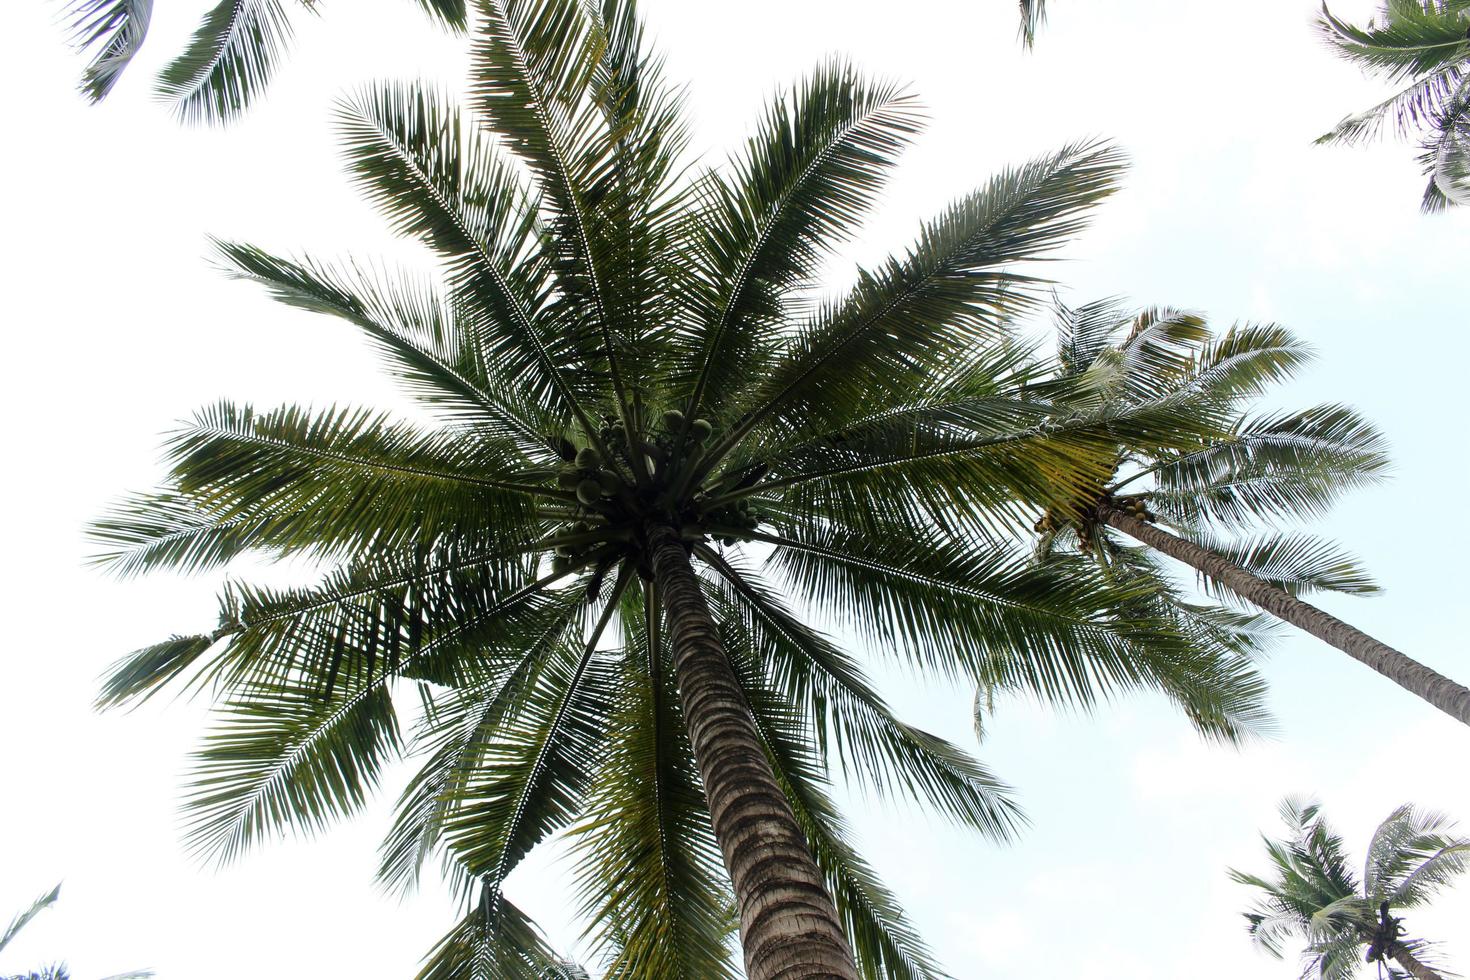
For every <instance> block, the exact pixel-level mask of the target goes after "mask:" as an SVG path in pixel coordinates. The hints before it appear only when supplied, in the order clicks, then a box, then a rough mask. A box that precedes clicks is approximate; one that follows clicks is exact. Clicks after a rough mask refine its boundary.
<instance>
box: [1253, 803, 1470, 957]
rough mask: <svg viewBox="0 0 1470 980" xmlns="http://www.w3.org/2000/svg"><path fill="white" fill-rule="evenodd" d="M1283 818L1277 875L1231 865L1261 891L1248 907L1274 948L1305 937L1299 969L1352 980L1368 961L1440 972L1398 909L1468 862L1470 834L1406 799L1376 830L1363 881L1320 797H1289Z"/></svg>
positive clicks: (1421, 900)
mask: <svg viewBox="0 0 1470 980" xmlns="http://www.w3.org/2000/svg"><path fill="white" fill-rule="evenodd" d="M1281 816H1282V819H1283V820H1284V821H1285V822H1286V824H1287V827H1288V829H1289V830H1290V834H1291V836H1290V837H1288V838H1287V839H1285V840H1271V839H1269V838H1266V852H1267V854H1268V855H1269V856H1270V858H1271V864H1272V877H1271V878H1269V879H1268V878H1261V877H1258V876H1256V875H1251V874H1245V873H1243V872H1240V871H1232V872H1231V877H1232V878H1233V879H1234V880H1235V881H1238V882H1240V883H1241V884H1245V885H1251V886H1253V887H1255V888H1258V889H1260V890H1261V891H1262V892H1263V893H1264V894H1263V895H1262V897H1261V899H1260V901H1259V903H1258V904H1257V906H1256V907H1255V908H1254V909H1252V911H1250V912H1248V913H1246V920H1247V921H1248V923H1249V926H1250V933H1251V937H1252V938H1253V939H1254V940H1255V941H1256V942H1257V943H1258V944H1259V945H1260V946H1261V947H1262V948H1263V949H1265V950H1267V951H1268V952H1270V953H1271V954H1273V955H1275V956H1281V955H1282V953H1283V949H1284V945H1285V942H1286V940H1288V939H1289V938H1291V937H1293V936H1300V937H1302V938H1305V939H1306V941H1307V945H1306V948H1305V949H1304V950H1303V953H1302V956H1303V963H1304V969H1303V971H1302V976H1303V977H1312V976H1319V977H1321V978H1322V980H1349V978H1351V977H1353V976H1356V975H1357V974H1358V970H1359V967H1360V965H1361V964H1362V963H1364V962H1369V963H1374V962H1377V963H1381V964H1386V963H1388V961H1394V962H1395V963H1397V965H1398V966H1399V967H1401V968H1402V969H1403V971H1405V972H1402V973H1401V972H1399V970H1396V969H1391V970H1390V972H1391V973H1392V975H1393V976H1396V977H1401V976H1409V975H1412V976H1414V977H1416V978H1419V980H1433V978H1437V977H1438V976H1439V974H1438V973H1437V972H1436V971H1435V969H1434V968H1433V967H1431V966H1429V965H1427V964H1426V962H1425V960H1426V959H1427V956H1426V955H1425V949H1426V944H1425V943H1424V941H1423V940H1420V939H1414V938H1411V937H1408V936H1406V935H1405V932H1404V927H1403V925H1402V923H1401V921H1400V918H1399V917H1398V916H1396V915H1394V914H1393V913H1395V912H1401V911H1404V910H1407V909H1415V908H1421V907H1422V906H1423V905H1424V904H1425V903H1426V902H1427V901H1428V900H1429V899H1430V898H1432V897H1433V896H1434V894H1435V893H1436V892H1438V891H1439V889H1441V888H1443V887H1444V886H1445V885H1447V884H1448V883H1449V882H1451V881H1452V880H1453V879H1454V878H1455V877H1456V876H1457V875H1459V874H1461V873H1462V872H1464V871H1465V870H1466V868H1467V867H1470V840H1467V839H1465V838H1463V837H1457V836H1455V835H1454V833H1453V825H1452V824H1450V823H1449V822H1448V821H1447V820H1446V819H1445V818H1444V817H1442V816H1440V815H1439V814H1436V813H1429V812H1425V811H1422V810H1417V809H1415V808H1414V807H1412V806H1401V807H1399V808H1398V809H1397V810H1395V811H1393V813H1391V814H1389V816H1388V819H1386V820H1384V821H1383V823H1381V824H1379V826H1378V829H1377V830H1375V831H1374V833H1373V838H1372V840H1370V841H1369V843H1368V856H1367V859H1366V861H1365V863H1364V867H1363V875H1362V878H1361V879H1360V878H1359V877H1358V876H1357V875H1355V874H1354V873H1353V869H1352V867H1351V865H1350V863H1349V860H1348V856H1347V853H1346V848H1345V847H1344V845H1343V841H1342V838H1341V837H1339V836H1337V835H1336V834H1335V833H1333V832H1332V829H1331V828H1330V827H1329V826H1328V825H1327V822H1326V821H1325V820H1324V819H1323V818H1322V817H1321V816H1320V815H1319V808H1318V806H1317V805H1316V804H1315V803H1302V802H1299V801H1295V800H1287V801H1285V802H1284V803H1283V804H1282V805H1281ZM1364 947H1367V950H1366V960H1365V957H1364V955H1363V950H1364Z"/></svg>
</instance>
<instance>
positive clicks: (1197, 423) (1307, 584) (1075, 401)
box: [1033, 300, 1470, 724]
mask: <svg viewBox="0 0 1470 980" xmlns="http://www.w3.org/2000/svg"><path fill="white" fill-rule="evenodd" d="M1056 327H1057V335H1058V343H1059V350H1058V355H1057V358H1056V361H1055V363H1054V366H1053V369H1052V379H1051V380H1049V381H1047V382H1044V383H1041V384H1038V385H1036V386H1034V387H1033V397H1036V398H1039V399H1043V400H1045V401H1046V402H1047V403H1048V404H1049V405H1050V406H1051V407H1052V408H1053V410H1055V411H1057V412H1061V413H1068V414H1070V415H1071V416H1073V417H1076V418H1079V419H1088V418H1091V419H1094V420H1096V421H1097V422H1098V423H1099V424H1101V423H1103V422H1104V421H1105V420H1108V419H1113V418H1116V419H1128V420H1129V421H1130V424H1131V426H1132V428H1133V429H1134V430H1135V431H1138V430H1140V429H1143V430H1146V429H1147V422H1148V418H1149V416H1150V414H1151V413H1154V412H1158V411H1164V412H1166V413H1167V415H1168V420H1167V423H1166V424H1167V425H1168V426H1171V428H1170V429H1169V430H1168V431H1167V432H1163V434H1164V435H1165V436H1166V437H1167V438H1168V439H1170V440H1177V439H1180V438H1183V437H1184V436H1185V434H1186V432H1192V433H1193V438H1194V440H1195V445H1194V446H1193V447H1192V448H1188V449H1183V450H1179V449H1173V448H1161V447H1159V446H1158V445H1156V444H1155V443H1153V442H1152V441H1151V437H1150V436H1147V435H1146V436H1145V438H1144V440H1143V441H1141V442H1137V443H1131V444H1130V443H1129V442H1127V441H1123V440H1120V441H1119V443H1118V445H1117V455H1116V457H1115V459H1114V460H1113V464H1114V473H1113V475H1112V476H1111V477H1110V478H1109V479H1108V480H1106V481H1104V482H1103V483H1101V484H1099V485H1097V486H1095V487H1093V488H1091V489H1090V490H1089V491H1088V496H1085V497H1082V498H1078V499H1077V500H1075V501H1073V502H1072V503H1071V504H1069V505H1060V506H1056V507H1053V508H1052V509H1051V510H1049V511H1048V512H1047V513H1046V514H1044V515H1043V516H1042V518H1041V520H1040V521H1039V522H1038V523H1037V525H1036V530H1037V531H1038V532H1040V533H1041V534H1042V551H1043V554H1045V553H1046V552H1048V551H1049V549H1050V548H1051V546H1052V544H1053V543H1054V542H1055V540H1056V537H1057V535H1058V534H1062V533H1064V532H1066V533H1068V534H1070V536H1071V537H1070V538H1068V539H1067V540H1069V541H1072V542H1075V543H1076V544H1077V545H1079V546H1080V547H1081V549H1082V550H1083V551H1085V552H1086V553H1088V554H1091V555H1093V556H1095V557H1097V558H1099V559H1101V560H1102V561H1103V562H1104V564H1106V565H1108V566H1110V567H1112V568H1114V569H1115V570H1116V572H1117V573H1118V574H1122V575H1125V576H1126V577H1129V578H1138V579H1140V580H1142V581H1153V582H1154V583H1156V584H1155V588H1154V590H1153V591H1151V592H1149V593H1148V596H1149V599H1148V600H1144V601H1148V602H1150V603H1151V605H1150V608H1152V609H1154V610H1155V612H1158V613H1162V612H1164V611H1165V608H1167V609H1172V610H1174V611H1175V612H1176V614H1177V615H1179V616H1181V617H1183V620H1184V622H1186V623H1187V624H1188V626H1189V628H1190V629H1193V630H1195V631H1197V632H1198V635H1199V639H1200V642H1206V641H1207V640H1208V641H1211V642H1216V643H1224V644H1225V645H1227V646H1230V645H1232V644H1234V645H1237V646H1238V645H1242V644H1245V645H1248V642H1249V634H1240V635H1237V636H1236V637H1235V639H1233V640H1232V639H1231V637H1230V633H1231V631H1236V630H1238V627H1241V626H1248V625H1250V624H1245V623H1240V624H1237V623H1232V622H1230V621H1228V619H1222V613H1223V611H1222V610H1218V609H1216V610H1208V609H1204V608H1201V607H1197V606H1194V605H1189V604H1184V603H1182V602H1181V600H1180V599H1179V597H1177V596H1176V595H1174V594H1173V590H1172V589H1171V588H1170V587H1168V586H1166V585H1165V584H1164V583H1163V582H1162V581H1160V580H1161V578H1162V576H1161V575H1160V573H1159V570H1158V569H1157V567H1156V566H1155V565H1154V564H1153V561H1152V559H1151V557H1150V556H1147V555H1138V554H1136V553H1134V552H1133V551H1132V550H1131V549H1126V548H1124V547H1122V546H1120V545H1119V544H1118V543H1117V542H1116V541H1115V540H1114V539H1113V537H1112V535H1111V534H1109V533H1107V531H1108V530H1109V529H1111V530H1114V531H1121V532H1123V533H1124V534H1126V535H1128V536H1130V537H1132V538H1134V539H1136V540H1138V541H1140V542H1142V543H1143V544H1145V545H1147V546H1148V548H1150V549H1152V550H1153V551H1154V552H1157V553H1158V554H1162V555H1168V556H1169V557H1171V558H1174V559H1176V560H1178V561H1181V562H1184V563H1185V564H1186V565H1188V566H1190V567H1191V568H1193V569H1194V570H1195V571H1196V572H1198V573H1199V574H1200V576H1201V578H1202V580H1203V581H1204V583H1205V584H1206V586H1207V587H1209V588H1211V589H1212V590H1214V591H1216V592H1218V593H1224V594H1230V595H1234V596H1236V597H1238V598H1241V599H1244V600H1245V601H1247V602H1250V603H1252V604H1253V605H1256V606H1259V607H1260V608H1262V609H1265V610H1266V611H1268V612H1270V613H1272V614H1273V615H1275V616H1277V617H1279V618H1281V619H1282V620H1284V621H1286V622H1288V623H1291V624H1292V625H1294V626H1297V627H1298V628H1300V629H1303V630H1305V631H1306V632H1308V633H1311V634H1312V635H1313V636H1315V637H1317V638H1318V639H1321V640H1323V641H1324V642H1326V643H1330V644H1332V645H1333V646H1335V647H1337V648H1338V649H1339V650H1342V651H1343V652H1344V653H1347V654H1348V655H1349V656H1351V657H1352V658H1354V659H1355V660H1358V661H1360V662H1361V663H1364V664H1366V665H1368V666H1369V667H1372V668H1373V669H1374V670H1376V671H1378V672H1379V673H1381V674H1383V675H1384V676H1386V677H1388V678H1389V679H1390V680H1392V681H1394V683H1396V684H1398V685H1399V686H1401V687H1403V688H1404V689H1406V690H1408V691H1411V692H1413V693H1414V694H1417V695H1418V696H1419V697H1421V698H1423V699H1424V700H1426V701H1428V702H1429V703H1430V704H1432V705H1434V706H1435V707H1437V708H1439V709H1440V710H1441V711H1444V712H1445V713H1446V714H1448V715H1450V716H1451V717H1453V718H1456V719H1458V720H1459V721H1461V722H1464V723H1465V724H1470V689H1467V688H1465V687H1464V686H1463V685H1460V684H1458V683H1456V682H1454V681H1452V680H1450V679H1449V678H1447V677H1444V676H1443V675H1441V674H1439V673H1437V672H1436V671H1434V670H1431V669H1430V668H1428V667H1426V666H1424V665H1423V664H1420V663H1418V662H1417V661H1415V660H1412V659H1411V658H1409V657H1407V656H1405V655H1404V654H1403V653H1400V652H1399V651H1398V650H1395V649H1394V648H1392V647H1390V646H1388V645H1387V644H1384V643H1381V642H1379V641H1378V640H1376V639H1374V638H1373V637H1371V636H1368V635H1367V634H1365V633H1362V632H1361V631H1359V630H1357V629H1354V628H1353V627H1351V626H1349V625H1348V624H1346V623H1344V622H1342V621H1341V620H1339V619H1337V618H1335V617H1333V616H1331V615H1329V614H1328V613H1326V612H1323V611H1322V610H1320V609H1317V608H1316V607H1314V606H1311V605H1309V604H1308V603H1306V602H1304V601H1302V599H1300V598H1299V596H1300V595H1302V594H1304V593H1307V592H1310V591H1323V590H1325V591H1335V592H1347V593H1351V594H1360V595H1361V594H1368V593H1371V592H1373V591H1376V587H1375V586H1374V585H1373V583H1372V581H1371V580H1370V579H1369V578H1368V577H1367V576H1366V575H1365V574H1364V573H1363V572H1362V570H1361V569H1359V568H1358V567H1357V565H1356V563H1355V562H1354V561H1353V560H1352V559H1351V558H1349V557H1348V556H1346V555H1345V554H1343V553H1342V551H1341V549H1339V548H1338V547H1337V546H1336V545H1333V544H1332V543H1330V542H1326V541H1321V540H1318V539H1315V538H1310V537H1304V536H1301V535H1291V534H1280V533H1266V534H1257V535H1255V536H1254V537H1251V538H1249V539H1247V540H1244V541H1234V542H1232V541H1229V540H1227V539H1222V538H1220V537H1219V536H1218V534H1217V532H1218V531H1220V530H1225V531H1239V530H1242V529H1250V528H1252V527H1255V528H1260V527H1261V526H1262V525H1266V526H1268V527H1274V526H1275V525H1276V524H1278V523H1279V522H1280V521H1281V520H1282V519H1283V518H1301V517H1310V516H1314V515H1316V514H1319V513H1321V512H1322V511H1324V510H1325V509H1326V508H1327V507H1328V506H1330V505H1331V504H1332V503H1333V502H1334V501H1335V500H1336V499H1337V498H1338V497H1339V496H1340V495H1341V494H1342V493H1344V492H1345V491H1347V490H1350V489H1352V488H1354V487H1357V486H1362V485H1365V484H1368V483H1371V482H1374V481H1376V480H1377V479H1379V478H1381V476H1382V474H1383V472H1384V470H1385V469H1386V467H1387V458H1386V456H1385V454H1384V447H1383V440H1382V437H1381V436H1380V435H1379V434H1378V432H1377V430H1376V429H1374V428H1373V426H1372V425H1370V424H1369V423H1368V422H1367V421H1365V420H1364V419H1363V418H1361V417H1360V416H1358V415H1357V413H1355V412H1353V411H1352V410H1351V409H1349V408H1346V407H1344V406H1341V405H1319V406H1314V407H1312V408H1308V409H1306V410H1305V411H1298V412H1284V413H1275V414H1270V415H1263V416H1251V415H1249V414H1247V413H1248V410H1249V407H1250V405H1251V403H1252V402H1253V401H1254V400H1255V399H1256V398H1257V397H1258V396H1259V395H1260V394H1261V393H1263V392H1264V391H1265V390H1266V389H1267V388H1269V387H1270V386H1271V385H1272V384H1275V383H1277V382H1280V381H1282V380H1284V379H1286V378H1288V377H1290V376H1291V374H1292V373H1293V372H1294V371H1295V370H1296V369H1297V368H1298V367H1299V366H1300V365H1302V364H1303V363H1305V362H1306V361H1307V360H1308V359H1309V358H1310V351H1309V350H1308V348H1307V347H1306V346H1305V345H1304V344H1302V343H1301V342H1300V341H1298V340H1297V339H1296V338H1294V337H1293V336H1292V335H1291V334H1290V333H1289V332H1287V331H1286V330H1285V329H1283V328H1282V327H1279V326H1276V325H1247V326H1244V327H1236V328H1232V329H1231V330H1229V331H1227V332H1225V333H1224V334H1223V335H1221V336H1218V337H1215V336H1212V335H1211V333H1210V331H1209V330H1208V328H1207V327H1206V325H1205V323H1204V321H1203V320H1202V319H1200V318H1199V317H1198V316H1196V315H1194V314H1190V313H1185V312H1181V311H1178V310H1167V309H1156V310H1145V311H1143V312H1141V313H1134V312H1131V311H1129V310H1127V309H1125V308H1124V307H1122V306H1121V305H1120V304H1118V303H1117V302H1116V301H1112V300H1104V301H1102V302H1098V303H1092V304H1088V305H1085V306H1081V307H1078V308H1077V309H1068V308H1067V307H1065V306H1063V305H1061V304H1060V303H1058V305H1057V315H1056ZM1181 414H1182V415H1183V416H1185V417H1186V418H1187V421H1185V422H1183V423H1181V422H1180V416H1181ZM1181 426H1182V427H1181ZM1129 487H1136V489H1135V491H1134V492H1133V493H1132V494H1126V493H1125V491H1126V490H1127V489H1128V488H1129ZM1161 525H1169V526H1171V527H1173V528H1174V529H1175V530H1176V531H1178V532H1179V533H1177V534H1172V533H1170V532H1169V531H1167V530H1165V529H1164V527H1163V526H1161ZM1160 603H1163V604H1164V606H1160ZM1222 631H1223V632H1222Z"/></svg>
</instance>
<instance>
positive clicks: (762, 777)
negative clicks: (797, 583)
mask: <svg viewBox="0 0 1470 980" xmlns="http://www.w3.org/2000/svg"><path fill="white" fill-rule="evenodd" d="M648 539H649V551H650V554H651V558H652V564H653V575H654V580H655V581H656V582H657V583H658V589H659V594H660V596H662V598H663V601H664V609H665V613H666V615H667V616H668V628H669V639H670V642H671V644H672V646H671V649H672V651H673V660H674V677H675V679H676V681H677V683H678V686H679V704H680V705H681V706H682V708H683V711H684V724H685V726H686V727H687V728H688V730H689V741H690V743H691V745H692V746H693V749H694V759H695V761H696V762H697V763H698V764H699V773H700V776H701V777H702V778H703V780H704V793H705V798H706V799H707V800H708V801H709V809H710V817H711V819H712V821H713V823H714V830H715V837H716V838H717V839H718V840H719V842H720V850H721V851H722V852H723V854H724V856H725V867H726V868H727V869H728V870H729V872H730V880H731V882H732V883H733V884H734V886H735V900H736V904H737V905H738V906H739V909H740V938H741V943H742V945H743V947H744V950H745V970H746V974H747V975H748V977H749V980H857V977H858V973H857V968H856V966H855V965H854V963H853V958H852V951H851V949H850V948H849V947H848V943H847V937H846V936H845V934H844V933H843V931H842V925H841V923H840V922H839V921H838V918H837V911H836V909H835V907H834V906H833V904H832V899H831V898H830V897H829V896H828V894H827V889H826V886H825V885H824V884H823V881H822V873H821V871H820V870H819V869H818V868H817V864H816V862H815V861H814V860H813V859H812V855H811V851H810V849H808V847H807V843H806V839H805V838H804V837H803V835H802V833H801V828H800V827H799V826H797V823H796V818H795V817H794V816H793V815H792V812H791V807H790V805H789V804H788V803H787V802H786V796H785V794H784V793H783V792H782V791H781V787H780V785H779V784H778V783H777V782H776V776H775V772H774V771H773V770H772V769H771V764H770V760H768V759H767V758H766V753H765V749H764V748H763V747H762V745H761V741H760V736H759V734H758V733H757V731H756V727H755V719H754V718H752V717H751V714H750V707H749V706H748V705H747V704H746V702H745V699H744V697H743V696H742V694H741V691H740V683H739V681H738V679H737V678H736V677H735V672H734V670H733V669H732V668H731V666H730V661H729V658H728V657H727V656H726V654H725V647H724V644H723V643H722V642H721V641H720V635H719V632H718V630H717V629H716V628H715V622H714V619H713V618H712V617H711V616H710V612H709V606H708V605H707V604H706V603H705V600H704V595H703V594H702V593H701V592H700V590H699V580H698V579H697V578H696V577H695V575H694V568H693V566H692V565H690V563H689V552H688V551H687V550H686V549H685V547H684V542H683V541H682V540H680V538H679V534H678V532H677V531H675V530H674V529H673V528H671V527H655V528H652V529H650V532H649V536H648Z"/></svg>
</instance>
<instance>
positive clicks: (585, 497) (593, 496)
mask: <svg viewBox="0 0 1470 980" xmlns="http://www.w3.org/2000/svg"><path fill="white" fill-rule="evenodd" d="M577 499H578V500H580V501H582V503H584V504H595V503H597V502H598V501H599V500H601V499H602V484H600V483H598V482H597V481H596V480H583V481H582V482H581V483H579V484H577Z"/></svg>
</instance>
